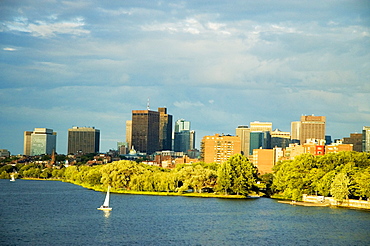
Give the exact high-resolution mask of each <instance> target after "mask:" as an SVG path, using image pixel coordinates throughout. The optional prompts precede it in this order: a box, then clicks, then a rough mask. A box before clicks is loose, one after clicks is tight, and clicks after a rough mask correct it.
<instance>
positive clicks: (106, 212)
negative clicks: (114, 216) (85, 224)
mask: <svg viewBox="0 0 370 246" xmlns="http://www.w3.org/2000/svg"><path fill="white" fill-rule="evenodd" d="M103 212H104V217H105V218H109V216H110V211H105V210H104V211H103Z"/></svg>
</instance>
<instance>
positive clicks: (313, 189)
mask: <svg viewBox="0 0 370 246" xmlns="http://www.w3.org/2000/svg"><path fill="white" fill-rule="evenodd" d="M369 167H370V154H369V153H359V152H354V151H353V152H349V151H346V152H339V153H329V154H326V155H323V156H313V155H311V154H303V155H301V156H298V157H296V158H295V159H294V160H289V161H282V162H279V163H278V164H277V165H276V166H275V167H274V168H273V172H274V180H273V185H272V189H273V190H274V191H276V192H278V193H280V194H283V195H284V197H285V198H289V199H292V200H299V199H301V196H302V194H317V195H322V196H329V195H332V196H334V197H336V199H337V200H338V199H339V200H342V199H345V198H347V197H348V196H360V197H364V198H366V197H367V198H369V195H370V194H369V192H370V191H369V188H370V187H369V186H370V185H369V182H366V180H367V181H368V180H369V179H370V175H369V172H368V171H367V170H369ZM343 175H344V176H345V177H346V178H344V176H343ZM334 181H335V182H334ZM347 181H348V182H347ZM341 182H342V183H341ZM333 183H334V184H333ZM339 184H342V186H340V185H339Z"/></svg>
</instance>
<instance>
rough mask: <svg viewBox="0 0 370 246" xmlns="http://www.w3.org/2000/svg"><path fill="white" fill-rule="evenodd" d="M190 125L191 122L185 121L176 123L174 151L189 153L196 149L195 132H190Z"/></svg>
mask: <svg viewBox="0 0 370 246" xmlns="http://www.w3.org/2000/svg"><path fill="white" fill-rule="evenodd" d="M190 125H191V124H190V121H186V120H184V119H180V120H177V121H176V122H175V132H174V144H173V149H174V151H176V152H184V153H187V152H188V151H189V150H193V149H195V131H194V130H190Z"/></svg>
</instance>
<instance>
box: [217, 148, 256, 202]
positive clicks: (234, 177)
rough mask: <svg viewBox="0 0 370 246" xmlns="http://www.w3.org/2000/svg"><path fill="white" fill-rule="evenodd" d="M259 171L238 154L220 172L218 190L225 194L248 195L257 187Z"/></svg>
mask: <svg viewBox="0 0 370 246" xmlns="http://www.w3.org/2000/svg"><path fill="white" fill-rule="evenodd" d="M256 179H257V169H256V167H254V166H253V164H252V163H250V162H249V161H248V159H247V158H246V157H245V156H243V155H241V154H236V155H233V156H231V157H230V158H229V159H228V160H227V161H226V162H224V163H222V164H221V166H220V168H219V170H218V179H217V188H218V190H223V191H224V192H225V194H228V192H232V193H235V194H238V195H239V194H243V195H245V194H248V193H249V192H250V191H251V190H252V189H253V188H254V187H255V185H256Z"/></svg>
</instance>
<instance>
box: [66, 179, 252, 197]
mask: <svg viewBox="0 0 370 246" xmlns="http://www.w3.org/2000/svg"><path fill="white" fill-rule="evenodd" d="M59 181H62V180H59ZM63 182H67V183H71V184H74V185H78V186H82V187H84V188H86V189H89V190H94V191H99V192H106V191H107V190H106V188H104V187H102V186H89V185H84V184H80V183H75V182H69V181H65V180H64V181H63ZM110 193H113V194H127V195H146V196H185V197H199V198H223V199H253V198H258V197H259V195H256V194H250V195H248V196H244V195H225V194H217V193H195V192H184V193H178V192H166V191H162V192H161V191H134V190H125V189H114V188H111V189H110Z"/></svg>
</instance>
